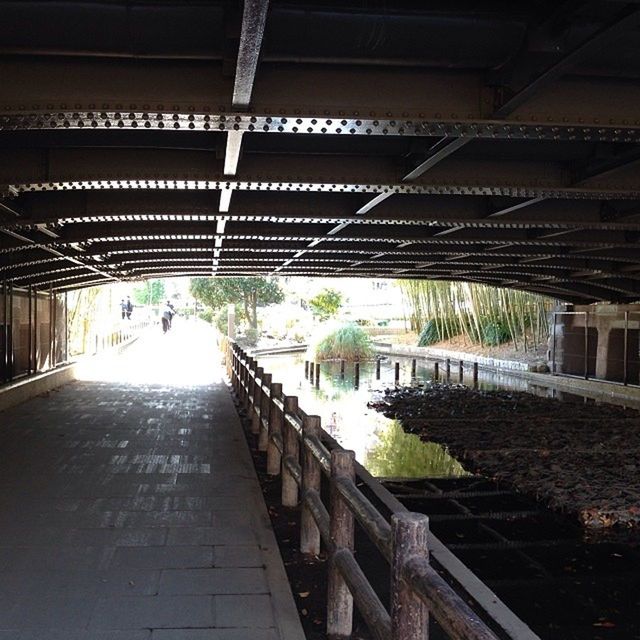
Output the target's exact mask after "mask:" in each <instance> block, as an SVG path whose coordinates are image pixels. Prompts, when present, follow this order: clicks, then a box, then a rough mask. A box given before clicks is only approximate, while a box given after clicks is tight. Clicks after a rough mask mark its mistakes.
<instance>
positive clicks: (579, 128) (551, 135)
mask: <svg viewBox="0 0 640 640" xmlns="http://www.w3.org/2000/svg"><path fill="white" fill-rule="evenodd" d="M581 119H582V120H583V122H577V121H576V122H574V123H567V122H563V121H562V119H561V120H560V121H559V122H549V121H548V120H547V121H544V122H541V123H538V122H527V121H524V120H523V121H521V122H514V121H504V120H499V119H493V120H491V119H472V120H465V119H464V118H459V119H453V120H438V119H431V120H429V119H403V118H399V119H396V118H366V117H353V116H344V117H340V116H338V117H329V118H327V117H322V116H302V115H300V116H295V115H294V116H282V115H278V114H272V115H268V114H262V115H252V114H246V113H240V112H238V113H233V112H232V113H228V114H222V113H183V112H180V113H168V112H162V111H58V112H50V113H46V112H45V113H42V112H33V113H26V114H15V115H3V116H0V132H2V131H32V132H47V131H72V130H86V131H91V130H95V131H99V130H115V131H138V130H147V131H154V132H157V133H161V132H164V131H193V132H197V131H205V132H206V131H221V132H227V131H242V132H251V133H263V134H282V135H292V134H294V135H333V136H357V135H364V136H380V137H393V136H408V137H431V138H434V137H435V138H438V137H448V138H471V139H473V138H487V139H510V140H569V141H576V140H587V141H593V142H597V141H600V142H605V141H606V142H631V143H637V142H638V141H640V121H639V122H638V124H635V122H634V124H632V125H630V124H629V122H628V121H627V124H624V123H622V122H621V123H620V124H611V123H609V122H607V124H600V123H599V122H598V123H595V122H592V123H591V124H586V123H585V122H584V119H583V118H581ZM158 144H159V145H161V139H159V140H158Z"/></svg>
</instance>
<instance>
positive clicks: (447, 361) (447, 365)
mask: <svg viewBox="0 0 640 640" xmlns="http://www.w3.org/2000/svg"><path fill="white" fill-rule="evenodd" d="M445 366H446V369H447V382H449V380H450V379H451V359H450V358H447V359H446V360H445Z"/></svg>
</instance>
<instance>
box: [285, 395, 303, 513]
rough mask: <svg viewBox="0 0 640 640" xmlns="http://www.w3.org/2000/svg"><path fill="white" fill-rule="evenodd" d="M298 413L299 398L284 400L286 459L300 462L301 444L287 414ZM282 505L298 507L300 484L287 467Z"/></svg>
mask: <svg viewBox="0 0 640 640" xmlns="http://www.w3.org/2000/svg"><path fill="white" fill-rule="evenodd" d="M297 411H298V398H296V397H295V396H286V397H285V399H284V412H285V416H284V419H283V422H282V439H283V444H284V446H283V449H284V457H285V458H286V457H288V456H291V457H292V458H293V459H294V460H299V458H300V443H299V441H298V435H297V434H296V432H295V430H294V429H293V427H292V426H291V425H290V424H289V423H288V422H287V419H286V414H288V413H289V414H291V413H293V414H295V413H297ZM282 504H283V505H284V506H285V507H295V506H297V505H298V484H297V483H296V481H295V478H294V477H293V476H292V475H291V473H290V471H289V470H288V469H287V467H286V466H285V465H282Z"/></svg>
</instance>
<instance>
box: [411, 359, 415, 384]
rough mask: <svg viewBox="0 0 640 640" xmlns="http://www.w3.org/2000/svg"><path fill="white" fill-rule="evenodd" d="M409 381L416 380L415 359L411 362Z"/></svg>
mask: <svg viewBox="0 0 640 640" xmlns="http://www.w3.org/2000/svg"><path fill="white" fill-rule="evenodd" d="M411 379H412V380H415V379H416V359H415V358H414V359H413V360H412V361H411Z"/></svg>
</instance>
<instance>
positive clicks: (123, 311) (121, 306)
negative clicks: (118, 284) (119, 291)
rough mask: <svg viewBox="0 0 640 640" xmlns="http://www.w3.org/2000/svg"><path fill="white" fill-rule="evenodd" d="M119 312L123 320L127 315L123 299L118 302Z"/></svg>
mask: <svg viewBox="0 0 640 640" xmlns="http://www.w3.org/2000/svg"><path fill="white" fill-rule="evenodd" d="M120 310H121V311H122V319H123V320H124V319H125V317H126V315H127V303H126V302H125V301H124V298H123V299H122V300H120Z"/></svg>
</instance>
